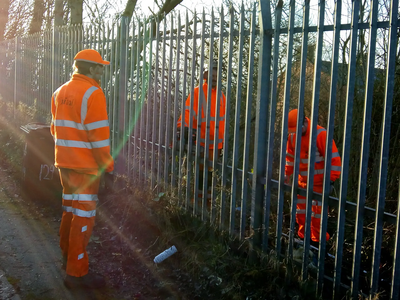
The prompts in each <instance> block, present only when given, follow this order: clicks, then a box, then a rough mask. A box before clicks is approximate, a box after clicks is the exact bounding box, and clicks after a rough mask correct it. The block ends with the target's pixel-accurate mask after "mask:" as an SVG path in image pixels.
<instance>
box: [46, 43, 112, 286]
mask: <svg viewBox="0 0 400 300" xmlns="http://www.w3.org/2000/svg"><path fill="white" fill-rule="evenodd" d="M74 60H75V64H74V73H73V75H72V78H71V80H70V81H68V82H67V83H65V84H64V85H62V86H61V87H60V88H58V89H57V90H56V91H55V92H54V94H53V97H52V101H51V113H52V123H51V133H52V135H53V137H54V141H55V166H56V167H57V168H59V171H60V178H61V183H62V186H63V196H62V197H63V199H62V205H63V215H62V220H61V226H60V247H61V251H62V254H63V257H64V263H65V264H66V266H65V267H66V273H67V275H66V277H65V279H64V284H65V285H66V286H67V287H68V288H77V287H85V288H99V287H102V286H103V285H104V284H105V282H104V279H103V278H102V277H101V276H99V275H96V274H94V273H89V259H88V254H87V252H86V246H87V245H88V242H89V238H90V236H91V233H92V229H93V226H94V220H95V216H96V204H97V201H98V197H97V194H98V189H99V181H100V175H101V174H102V172H104V171H105V172H112V171H113V168H114V162H113V158H112V157H111V155H110V141H109V135H110V129H109V124H108V115H107V107H106V98H105V95H104V93H103V91H102V89H101V87H100V85H99V83H100V79H101V76H102V75H103V72H104V66H105V65H109V62H108V61H104V60H103V59H102V57H101V55H100V53H98V52H97V51H95V50H92V49H87V50H82V51H80V52H78V53H77V54H76V56H75V58H74Z"/></svg>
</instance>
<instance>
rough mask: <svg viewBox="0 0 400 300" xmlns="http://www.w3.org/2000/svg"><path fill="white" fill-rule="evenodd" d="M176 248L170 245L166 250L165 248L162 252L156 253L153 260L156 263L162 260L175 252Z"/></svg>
mask: <svg viewBox="0 0 400 300" xmlns="http://www.w3.org/2000/svg"><path fill="white" fill-rule="evenodd" d="M177 251H178V250H177V249H176V247H175V246H172V247H171V248H168V249H167V250H165V251H164V252H161V253H160V254H158V255H157V256H156V257H155V258H154V262H155V263H156V264H158V263H160V262H162V261H163V260H165V259H167V258H168V257H170V256H171V255H172V254H174V253H176V252H177Z"/></svg>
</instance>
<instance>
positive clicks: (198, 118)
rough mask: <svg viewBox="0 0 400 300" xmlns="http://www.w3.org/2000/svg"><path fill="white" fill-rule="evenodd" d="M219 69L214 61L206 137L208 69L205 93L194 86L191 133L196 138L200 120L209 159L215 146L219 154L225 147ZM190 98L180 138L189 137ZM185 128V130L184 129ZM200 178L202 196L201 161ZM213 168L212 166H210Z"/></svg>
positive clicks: (179, 123) (181, 124)
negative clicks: (218, 89) (199, 109)
mask: <svg viewBox="0 0 400 300" xmlns="http://www.w3.org/2000/svg"><path fill="white" fill-rule="evenodd" d="M217 71H218V64H217V62H214V64H213V69H212V82H211V97H210V99H211V107H210V127H209V134H208V136H207V137H206V125H207V123H206V121H207V120H206V116H207V101H208V97H207V95H208V82H207V80H208V76H209V75H208V70H206V71H204V73H203V80H204V83H203V86H202V90H203V93H200V86H197V87H195V88H194V92H193V106H192V107H193V110H192V118H193V127H192V128H193V132H194V134H192V133H191V134H190V138H193V140H195V134H197V131H196V129H197V128H198V122H200V146H202V147H203V149H202V150H204V147H205V143H206V138H207V139H208V143H209V144H208V145H209V147H208V159H209V160H210V161H212V160H213V157H214V147H218V154H219V153H220V152H221V149H222V148H223V142H224V132H225V109H226V98H225V95H224V93H223V92H222V91H221V96H220V98H219V100H218V101H217V79H218V78H217V75H218V73H217ZM190 98H191V96H190V95H189V96H188V97H187V99H186V103H185V112H184V118H183V119H182V115H181V116H180V117H179V119H178V123H177V127H178V139H180V138H184V139H185V140H186V141H187V140H188V138H189V133H188V127H189V120H190V108H191V106H190ZM199 101H200V102H201V103H200V104H201V111H200V113H199V112H198V104H199ZM217 105H219V116H218V117H217V116H216V111H217ZM217 124H218V133H217V134H218V138H217V144H216V145H214V137H215V134H216V125H217ZM182 128H183V130H182ZM199 168H200V178H199V190H198V191H197V195H198V197H202V193H203V191H202V188H203V174H202V171H203V169H204V165H203V164H202V163H201V164H200V166H199ZM210 170H211V168H210ZM211 175H212V174H211V172H210V174H209V176H208V186H207V187H208V191H207V199H208V202H209V203H210V200H211V180H212V176H211Z"/></svg>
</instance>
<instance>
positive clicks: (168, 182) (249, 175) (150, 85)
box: [0, 0, 400, 299]
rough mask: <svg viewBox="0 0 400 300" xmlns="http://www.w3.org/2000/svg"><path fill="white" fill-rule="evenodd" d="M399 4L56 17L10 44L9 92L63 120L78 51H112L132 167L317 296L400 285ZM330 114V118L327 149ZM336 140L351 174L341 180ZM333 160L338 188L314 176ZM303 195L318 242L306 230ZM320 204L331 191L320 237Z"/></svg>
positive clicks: (6, 99)
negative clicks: (59, 110)
mask: <svg viewBox="0 0 400 300" xmlns="http://www.w3.org/2000/svg"><path fill="white" fill-rule="evenodd" d="M383 2H384V1H382V3H381V2H380V1H376V0H372V1H371V2H370V3H366V2H364V3H362V2H361V1H360V0H353V1H352V2H351V4H347V3H344V2H343V3H342V2H341V1H335V3H334V4H333V3H328V2H325V1H319V3H318V5H316V4H315V5H310V1H305V2H301V3H296V2H295V1H293V0H292V1H290V2H289V1H278V2H277V3H276V5H275V6H272V5H271V4H270V3H269V1H259V3H253V4H246V5H243V4H242V5H240V6H237V7H235V6H232V7H231V8H229V9H225V8H224V7H221V8H220V9H218V12H217V11H214V10H213V11H212V12H210V13H206V12H204V11H203V12H194V13H189V12H187V13H186V14H179V13H176V14H172V13H171V14H170V15H168V16H163V17H162V18H160V19H155V18H149V19H143V20H128V19H126V18H122V19H121V20H120V22H119V23H118V24H114V25H110V26H106V25H105V26H100V27H96V28H94V27H82V26H75V27H60V28H54V29H53V30H52V31H46V32H42V33H38V34H35V35H32V36H26V37H17V38H15V39H12V40H7V41H2V42H1V43H0V68H1V72H0V76H1V79H0V95H1V98H2V102H3V103H5V104H6V105H8V106H9V107H11V108H12V109H13V112H14V116H16V115H17V111H18V110H21V109H23V111H25V112H26V113H29V114H31V115H32V118H33V120H35V121H39V122H44V123H49V122H50V121H51V114H50V100H51V96H52V93H53V91H55V90H56V89H57V88H58V87H59V86H60V85H62V84H63V83H64V82H66V81H68V80H69V79H70V77H71V75H72V72H73V58H74V55H75V54H76V53H77V52H78V51H79V50H81V49H86V48H93V49H96V50H98V51H99V52H100V53H101V55H102V56H103V58H104V59H105V60H109V61H110V62H111V64H110V66H109V67H107V68H106V69H105V74H104V76H103V78H102V81H101V86H102V88H103V91H104V93H105V95H106V98H107V107H108V113H109V121H110V128H111V148H112V154H113V156H114V157H115V159H116V173H117V174H118V175H120V176H121V177H123V178H125V179H126V180H127V182H128V183H130V184H137V183H139V184H140V185H141V186H143V187H146V188H147V189H149V190H151V191H153V192H154V194H155V197H158V198H160V197H161V196H162V195H164V194H167V195H168V196H169V197H170V199H172V200H173V201H175V202H176V203H177V204H178V205H179V206H181V207H182V208H183V209H185V210H186V211H187V212H188V213H190V214H192V215H193V216H194V217H198V218H201V219H202V220H203V221H204V222H208V223H210V224H211V225H213V226H216V227H218V228H219V229H220V230H222V231H227V232H228V233H229V234H230V235H231V236H232V237H236V238H238V239H241V240H244V239H249V240H250V241H251V246H252V249H260V250H262V251H264V252H267V253H269V254H271V255H274V256H275V257H276V258H277V259H279V260H281V259H283V258H286V260H285V262H286V263H287V266H288V268H287V273H288V274H287V275H288V276H291V275H292V274H291V273H292V272H294V269H297V270H298V272H300V274H301V279H302V280H308V279H309V278H314V279H315V280H316V283H317V285H316V286H317V288H316V295H317V296H319V295H322V296H323V297H324V298H332V299H341V298H343V297H344V296H345V295H346V293H348V294H351V297H352V298H353V299H358V298H359V297H360V296H362V297H367V296H368V295H369V296H371V297H373V296H375V295H377V294H380V295H381V296H382V295H383V297H387V298H391V299H399V288H400V267H399V265H400V262H399V261H400V249H399V245H400V236H399V224H400V215H399V209H398V203H399V200H400V196H399V175H400V174H399V171H400V165H399V161H400V153H399V151H398V150H397V149H398V148H399V147H400V145H399V143H400V139H399V133H400V126H399V124H400V115H399V114H398V112H397V110H396V107H398V105H397V104H399V105H400V102H397V101H400V98H399V95H400V90H399V89H400V84H399V83H400V82H399V75H398V72H397V71H396V70H397V69H398V68H397V67H396V66H397V61H398V59H399V57H398V55H399V54H398V53H399V51H398V49H399V45H398V31H399V27H400V20H399V19H398V6H399V5H398V1H397V0H391V1H385V2H384V3H383ZM345 5H350V6H349V7H346V6H345ZM316 7H318V9H316ZM213 69H216V70H217V72H216V74H215V75H216V76H215V77H214V78H213V72H212V70H213ZM206 71H208V73H207V72H206ZM213 81H214V83H215V86H212V84H208V85H206V86H205V87H204V90H203V89H202V88H198V87H202V86H203V84H205V83H212V82H213ZM195 93H196V95H198V96H197V97H198V98H195V96H194V95H195ZM211 95H214V96H211ZM201 99H204V101H201ZM293 108H298V109H299V115H298V120H303V117H308V118H309V120H310V122H309V128H310V141H307V143H309V145H310V144H311V145H312V146H311V148H310V147H309V148H308V152H307V155H309V156H308V158H307V163H308V172H307V175H308V181H307V187H306V188H304V187H301V186H300V185H299V182H298V180H297V178H298V177H299V176H300V175H301V174H303V173H302V172H304V171H301V170H300V163H301V161H302V159H301V157H300V146H301V144H302V138H301V137H302V135H301V134H298V135H297V136H296V137H297V138H296V139H295V140H293V145H295V149H296V150H295V152H294V155H293V157H294V162H293V176H292V179H293V180H292V181H291V184H287V181H286V183H285V172H286V171H285V170H286V168H287V165H288V163H287V155H286V154H287V142H288V113H289V111H290V110H291V109H293ZM185 112H187V119H185ZM196 112H199V113H198V114H196ZM200 112H203V113H200ZM178 123H180V124H182V127H178ZM185 123H186V124H185ZM202 123H204V125H202ZM317 124H318V125H320V126H323V127H324V128H325V129H326V136H327V139H326V141H325V142H326V146H325V148H324V149H325V152H324V153H319V152H318V150H317V147H316V146H315V145H316V143H317V142H318V141H317V136H318V133H319V131H318V130H319V129H318V128H319V127H317ZM184 127H186V131H185V130H184V129H183V128H184ZM301 130H302V122H301V121H298V123H297V132H299V133H300V132H301ZM202 131H203V132H204V134H203V135H201V134H200V132H202ZM212 131H213V132H214V133H215V134H214V137H213V139H210V138H209V136H210V134H211V132H212ZM220 132H221V135H220ZM186 135H187V137H186ZM289 137H290V135H289ZM333 141H335V144H336V146H337V148H338V152H339V154H340V157H341V167H340V169H341V173H340V178H339V179H338V180H336V181H335V182H334V183H333V184H332V183H331V182H330V180H331V175H330V174H331V170H332V168H333V166H331V163H330V162H331V158H332V157H333V154H332V149H333V147H334V146H333ZM219 145H221V146H219ZM317 156H318V157H323V158H324V160H323V161H322V162H320V161H318V160H317V159H316V157H317ZM318 163H322V165H323V168H322V169H318V171H320V170H322V172H323V175H324V180H323V183H322V192H316V191H315V190H314V183H315V182H314V178H315V177H314V173H315V172H316V170H314V166H315V165H316V164H318ZM315 174H316V173H315ZM303 176H304V174H303ZM304 197H305V200H304V199H303V198H304ZM299 200H302V201H305V203H306V209H305V216H306V217H305V227H306V229H305V239H304V240H302V239H299V238H298V237H297V235H296V232H297V229H298V228H297V225H296V211H297V209H298V207H297V205H298V204H299ZM313 203H321V213H320V216H321V225H320V231H321V232H320V236H321V237H323V238H322V239H320V242H319V243H317V245H316V244H314V243H311V244H310V236H311V231H310V230H311V229H310V225H311V223H312V222H313V221H312V220H313V218H314V212H313V208H312V206H313ZM326 232H328V233H329V234H330V239H329V240H327V241H326V239H325V234H326ZM299 247H300V248H299ZM299 249H302V250H299ZM309 249H311V251H312V252H313V253H314V254H313V256H314V257H316V258H317V259H315V258H314V259H313V257H310V256H309V251H308V250H309ZM298 251H302V252H301V253H302V255H303V256H302V257H301V259H298V255H297V256H296V257H295V255H294V254H295V253H296V252H298Z"/></svg>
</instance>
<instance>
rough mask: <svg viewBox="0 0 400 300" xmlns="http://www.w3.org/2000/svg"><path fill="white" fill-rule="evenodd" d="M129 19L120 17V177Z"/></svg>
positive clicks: (123, 158) (123, 171)
mask: <svg viewBox="0 0 400 300" xmlns="http://www.w3.org/2000/svg"><path fill="white" fill-rule="evenodd" d="M128 24H129V19H128V17H124V16H123V17H121V24H120V41H119V42H120V47H119V78H118V97H117V98H116V99H118V136H117V141H118V144H119V145H118V146H117V152H118V158H117V161H116V171H117V173H118V174H120V175H127V169H126V166H127V159H129V158H127V152H126V146H125V144H126V140H127V139H126V134H127V133H128V130H126V128H125V125H126V117H127V116H126V111H125V109H126V106H125V102H126V99H127V96H126V90H127V68H126V66H127V64H128V59H127V58H128V56H127V34H128V26H129V25H128Z"/></svg>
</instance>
